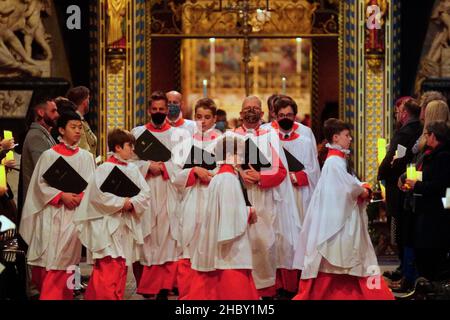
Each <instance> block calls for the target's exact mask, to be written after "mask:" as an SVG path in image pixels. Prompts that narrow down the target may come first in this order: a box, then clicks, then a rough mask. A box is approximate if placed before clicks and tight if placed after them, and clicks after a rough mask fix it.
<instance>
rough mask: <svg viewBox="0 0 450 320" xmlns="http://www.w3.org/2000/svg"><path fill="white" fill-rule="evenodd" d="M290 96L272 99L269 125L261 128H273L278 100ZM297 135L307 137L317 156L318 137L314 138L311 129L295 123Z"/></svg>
mask: <svg viewBox="0 0 450 320" xmlns="http://www.w3.org/2000/svg"><path fill="white" fill-rule="evenodd" d="M286 97H288V96H286V95H281V94H280V95H276V96H274V97H273V98H272V99H271V102H270V104H269V114H270V116H269V122H268V123H264V124H263V125H262V126H261V127H262V128H263V129H269V128H270V127H272V125H273V124H274V122H276V113H275V103H276V102H277V100H278V99H279V98H286ZM294 131H295V132H296V133H298V134H299V135H300V136H302V137H307V138H309V139H310V140H311V142H312V145H313V147H314V152H315V154H316V155H317V142H316V137H315V136H314V133H313V132H312V130H311V128H310V127H308V126H305V125H304V124H302V123H300V122H297V121H295V130H294Z"/></svg>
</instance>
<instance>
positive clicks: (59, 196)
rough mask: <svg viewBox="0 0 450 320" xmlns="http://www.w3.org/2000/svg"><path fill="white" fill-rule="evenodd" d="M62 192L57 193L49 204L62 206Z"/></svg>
mask: <svg viewBox="0 0 450 320" xmlns="http://www.w3.org/2000/svg"><path fill="white" fill-rule="evenodd" d="M62 194H63V193H62V192H60V193H58V194H57V195H56V197H54V198H53V199H52V200H51V201H50V202H49V203H48V204H49V205H51V206H54V207H59V206H61V204H60V201H61V196H62Z"/></svg>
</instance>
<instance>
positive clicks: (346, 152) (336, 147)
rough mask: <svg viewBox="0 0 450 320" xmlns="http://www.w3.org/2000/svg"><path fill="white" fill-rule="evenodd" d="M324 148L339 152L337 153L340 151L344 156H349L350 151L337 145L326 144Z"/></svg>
mask: <svg viewBox="0 0 450 320" xmlns="http://www.w3.org/2000/svg"><path fill="white" fill-rule="evenodd" d="M325 147H327V148H328V149H334V150H339V151H341V152H342V153H345V154H350V150H348V149H344V148H342V147H341V146H340V145H338V144H329V143H327V144H326V145H325Z"/></svg>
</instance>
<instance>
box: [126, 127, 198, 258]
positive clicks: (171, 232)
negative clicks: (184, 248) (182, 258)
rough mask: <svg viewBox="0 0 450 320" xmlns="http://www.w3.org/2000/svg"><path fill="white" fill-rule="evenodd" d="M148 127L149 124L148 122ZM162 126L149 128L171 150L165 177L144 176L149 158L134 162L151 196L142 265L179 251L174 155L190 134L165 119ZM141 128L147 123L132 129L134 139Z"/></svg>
mask: <svg viewBox="0 0 450 320" xmlns="http://www.w3.org/2000/svg"><path fill="white" fill-rule="evenodd" d="M149 127H151V126H150V125H149ZM163 128H164V129H163V130H153V129H152V130H150V132H151V133H152V134H153V135H154V136H155V137H156V138H157V139H158V140H159V141H160V142H161V143H162V144H164V146H165V147H166V148H168V149H169V150H171V152H172V159H170V160H169V161H166V162H164V165H165V168H166V170H167V173H168V176H169V179H168V180H165V179H163V176H162V175H159V176H156V177H147V172H148V168H149V166H150V162H149V161H142V160H137V161H136V162H134V163H135V164H136V165H137V166H138V167H139V169H140V171H141V174H142V175H143V176H144V177H146V181H147V184H148V186H149V188H150V196H151V199H152V200H151V201H150V206H149V207H148V208H147V210H145V212H144V218H143V219H144V223H143V236H144V244H143V246H142V253H141V255H140V262H141V264H142V265H145V266H151V265H161V264H164V263H166V262H171V261H177V260H178V258H179V255H180V248H179V246H178V242H177V241H178V239H179V212H178V209H179V204H180V200H181V193H180V191H179V190H178V188H177V186H176V185H175V184H174V183H173V182H174V181H175V178H176V177H177V175H178V173H179V172H180V170H181V166H180V162H179V159H178V158H177V157H178V156H179V154H180V152H181V151H180V150H179V149H182V145H183V141H184V140H185V139H186V137H190V135H189V133H188V131H186V130H183V129H178V128H175V127H170V125H169V124H167V123H166V124H165V125H164V127H163ZM145 130H149V129H148V128H147V126H139V127H136V128H134V129H133V130H132V134H133V135H134V136H135V137H136V139H137V138H139V136H140V135H141V134H142V133H144V132H145ZM181 153H182V152H181ZM146 220H150V221H152V224H151V225H150V224H148V223H145V221H146ZM153 221H154V222H153Z"/></svg>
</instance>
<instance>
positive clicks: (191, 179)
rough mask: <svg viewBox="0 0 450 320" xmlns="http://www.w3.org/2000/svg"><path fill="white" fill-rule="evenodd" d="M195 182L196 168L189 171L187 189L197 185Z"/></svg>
mask: <svg viewBox="0 0 450 320" xmlns="http://www.w3.org/2000/svg"><path fill="white" fill-rule="evenodd" d="M195 181H196V177H195V173H194V168H192V169H191V170H190V171H189V177H188V179H187V182H186V188H187V187H192V186H193V185H194V184H195Z"/></svg>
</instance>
